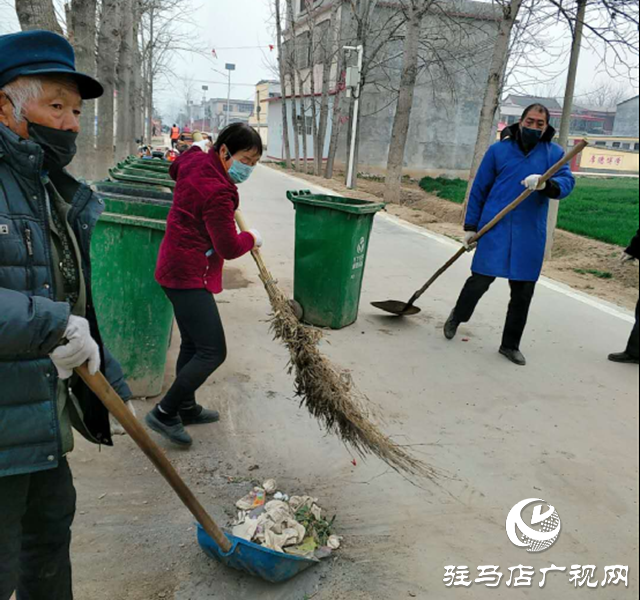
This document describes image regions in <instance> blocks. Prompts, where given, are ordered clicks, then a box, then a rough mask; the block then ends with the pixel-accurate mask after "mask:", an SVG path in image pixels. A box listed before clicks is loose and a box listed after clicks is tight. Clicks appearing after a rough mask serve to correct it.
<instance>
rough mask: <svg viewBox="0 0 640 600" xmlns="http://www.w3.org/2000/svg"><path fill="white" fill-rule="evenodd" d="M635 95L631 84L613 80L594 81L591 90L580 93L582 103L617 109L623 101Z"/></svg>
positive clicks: (593, 106)
mask: <svg viewBox="0 0 640 600" xmlns="http://www.w3.org/2000/svg"><path fill="white" fill-rule="evenodd" d="M632 95H633V90H632V89H631V87H630V86H629V85H626V84H625V83H622V82H615V81H613V80H609V81H604V82H602V81H601V82H594V83H593V84H592V86H591V88H590V89H589V90H587V91H586V92H583V93H582V94H579V97H580V98H581V100H580V103H581V104H584V105H585V106H587V107H589V108H599V109H605V110H615V108H616V107H617V106H618V104H620V103H621V102H624V101H625V100H627V99H628V98H630V97H631V96H632Z"/></svg>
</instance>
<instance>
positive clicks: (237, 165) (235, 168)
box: [229, 160, 255, 184]
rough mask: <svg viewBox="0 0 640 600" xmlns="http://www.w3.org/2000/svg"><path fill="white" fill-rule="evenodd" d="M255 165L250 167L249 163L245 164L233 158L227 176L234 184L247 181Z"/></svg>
mask: <svg viewBox="0 0 640 600" xmlns="http://www.w3.org/2000/svg"><path fill="white" fill-rule="evenodd" d="M254 169H255V167H250V166H249V165H245V164H244V163H242V162H240V161H238V160H235V161H233V164H232V165H231V168H230V169H229V177H231V180H232V181H233V182H234V183H235V184H241V183H244V182H245V181H247V179H249V177H251V174H252V173H253V170H254Z"/></svg>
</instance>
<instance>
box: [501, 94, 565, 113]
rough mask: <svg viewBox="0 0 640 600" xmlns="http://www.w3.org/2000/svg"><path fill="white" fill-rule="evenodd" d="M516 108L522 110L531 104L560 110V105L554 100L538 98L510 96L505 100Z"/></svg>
mask: <svg viewBox="0 0 640 600" xmlns="http://www.w3.org/2000/svg"><path fill="white" fill-rule="evenodd" d="M506 102H511V103H512V104H515V105H516V106H521V107H522V108H523V109H525V108H527V107H528V106H531V105H532V104H542V105H544V106H546V107H547V108H548V109H549V110H562V105H561V104H560V102H558V101H557V100H556V99H555V98H541V97H539V96H516V95H515V94H511V95H510V96H509V97H508V98H507V99H506V100H505V103H506Z"/></svg>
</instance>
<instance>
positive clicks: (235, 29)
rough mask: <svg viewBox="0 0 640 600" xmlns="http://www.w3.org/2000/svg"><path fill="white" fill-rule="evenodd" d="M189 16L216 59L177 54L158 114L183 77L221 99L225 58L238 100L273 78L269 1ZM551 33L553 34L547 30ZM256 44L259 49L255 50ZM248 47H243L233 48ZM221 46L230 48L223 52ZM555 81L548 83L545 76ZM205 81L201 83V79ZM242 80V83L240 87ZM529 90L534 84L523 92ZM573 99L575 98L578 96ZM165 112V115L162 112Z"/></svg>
mask: <svg viewBox="0 0 640 600" xmlns="http://www.w3.org/2000/svg"><path fill="white" fill-rule="evenodd" d="M191 4H192V6H193V7H194V13H193V15H192V16H191V17H190V18H189V19H188V21H187V22H184V23H181V24H180V29H181V31H183V32H184V34H185V35H186V36H187V38H188V40H189V43H190V44H191V45H192V46H193V47H194V48H197V49H199V50H201V51H203V52H204V53H205V54H206V55H207V56H209V57H212V54H211V52H212V50H213V49H216V51H217V55H218V60H217V61H215V62H214V61H212V60H211V59H206V58H204V57H201V56H198V55H196V54H194V53H188V52H182V53H180V54H179V55H176V57H175V59H174V61H173V68H174V71H175V72H176V75H177V78H175V79H173V78H172V80H171V82H170V83H167V82H164V81H163V82H160V85H159V88H158V93H157V102H156V103H157V105H158V108H160V110H161V112H163V113H165V114H167V113H172V112H173V109H174V108H178V107H179V106H181V105H183V104H184V102H185V92H184V90H185V85H186V87H189V85H188V84H185V83H184V80H183V78H184V79H186V80H188V81H189V80H193V81H192V83H191V87H192V88H193V92H194V97H193V99H194V100H195V101H199V100H200V99H201V98H202V85H206V84H207V83H208V84H209V92H208V97H214V96H215V97H223V98H224V97H226V95H227V86H226V83H225V81H226V79H225V75H224V74H219V73H216V72H214V71H213V69H214V68H217V69H219V70H220V71H224V66H225V63H226V62H231V63H235V64H236V65H237V70H236V71H235V73H234V75H233V81H234V82H235V85H234V86H233V88H232V95H233V97H234V98H238V99H253V97H254V90H253V88H252V85H254V84H255V83H257V82H258V81H259V80H260V79H273V78H274V74H273V72H272V71H271V70H270V69H269V67H268V65H267V62H268V60H269V58H270V57H272V58H274V59H275V52H273V53H271V52H269V49H268V46H269V44H271V43H273V42H274V34H273V31H272V29H273V28H272V24H271V11H270V1H269V0H227V1H223V0H192V1H191ZM12 7H13V2H12V1H10V0H0V33H9V32H12V31H17V30H18V29H19V27H18V22H17V19H16V17H15V11H14V10H13V8H12ZM561 32H562V30H560V29H559V30H558V34H561ZM551 35H552V36H555V33H552V34H551ZM569 43H570V40H569V38H568V35H567V34H566V33H565V39H564V41H562V42H559V45H560V47H564V48H565V49H566V48H568V44H569ZM258 46H260V47H261V48H258ZM241 47H253V48H249V49H246V50H238V49H235V48H241ZM226 48H234V49H229V50H227V49H226ZM598 65H599V59H598V58H597V56H596V55H595V54H594V53H593V52H591V51H590V50H589V49H585V50H584V51H583V55H582V60H581V64H580V72H579V77H578V93H581V92H584V91H585V90H587V89H590V88H593V87H594V85H600V84H601V83H603V82H606V81H607V80H608V79H609V77H608V75H607V74H606V73H600V74H599V73H598ZM554 75H555V82H553V81H552V84H556V85H551V86H549V85H547V83H548V81H549V79H553V78H554ZM535 77H536V72H535V71H531V70H529V71H527V77H526V79H527V80H532V79H535ZM565 79H566V61H562V60H561V61H558V62H557V65H554V66H553V67H552V68H547V69H546V70H545V76H544V80H545V81H544V85H541V86H538V87H540V88H542V87H556V88H557V89H558V90H562V88H563V86H564V82H565ZM203 82H206V83H203ZM622 83H626V85H627V86H629V94H630V95H632V94H633V93H637V89H638V81H637V78H636V80H635V81H634V82H633V84H630V83H629V82H628V80H627V81H626V82H624V81H622ZM240 84H245V85H240ZM528 91H529V92H531V93H533V92H535V91H539V90H536V86H535V85H531V88H530V89H529V90H528ZM577 101H578V103H579V102H580V97H578V98H577ZM167 116H170V115H169V114H167Z"/></svg>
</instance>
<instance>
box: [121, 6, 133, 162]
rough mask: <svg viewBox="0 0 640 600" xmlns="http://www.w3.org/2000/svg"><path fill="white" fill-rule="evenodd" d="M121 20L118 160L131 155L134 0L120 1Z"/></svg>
mask: <svg viewBox="0 0 640 600" xmlns="http://www.w3.org/2000/svg"><path fill="white" fill-rule="evenodd" d="M120 7H121V11H122V12H121V19H120V24H121V27H120V30H121V32H122V35H121V38H120V53H119V54H120V58H119V62H118V71H117V76H118V86H117V87H118V103H117V107H118V127H117V131H116V159H117V160H121V159H123V158H124V157H126V156H127V155H128V154H129V151H130V145H131V144H130V141H131V132H132V131H133V122H132V120H131V114H132V113H131V110H130V108H131V107H130V102H131V97H132V91H131V89H132V87H133V85H134V84H133V53H134V50H135V48H134V44H135V42H136V40H135V39H134V35H133V34H134V15H135V12H134V0H120Z"/></svg>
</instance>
